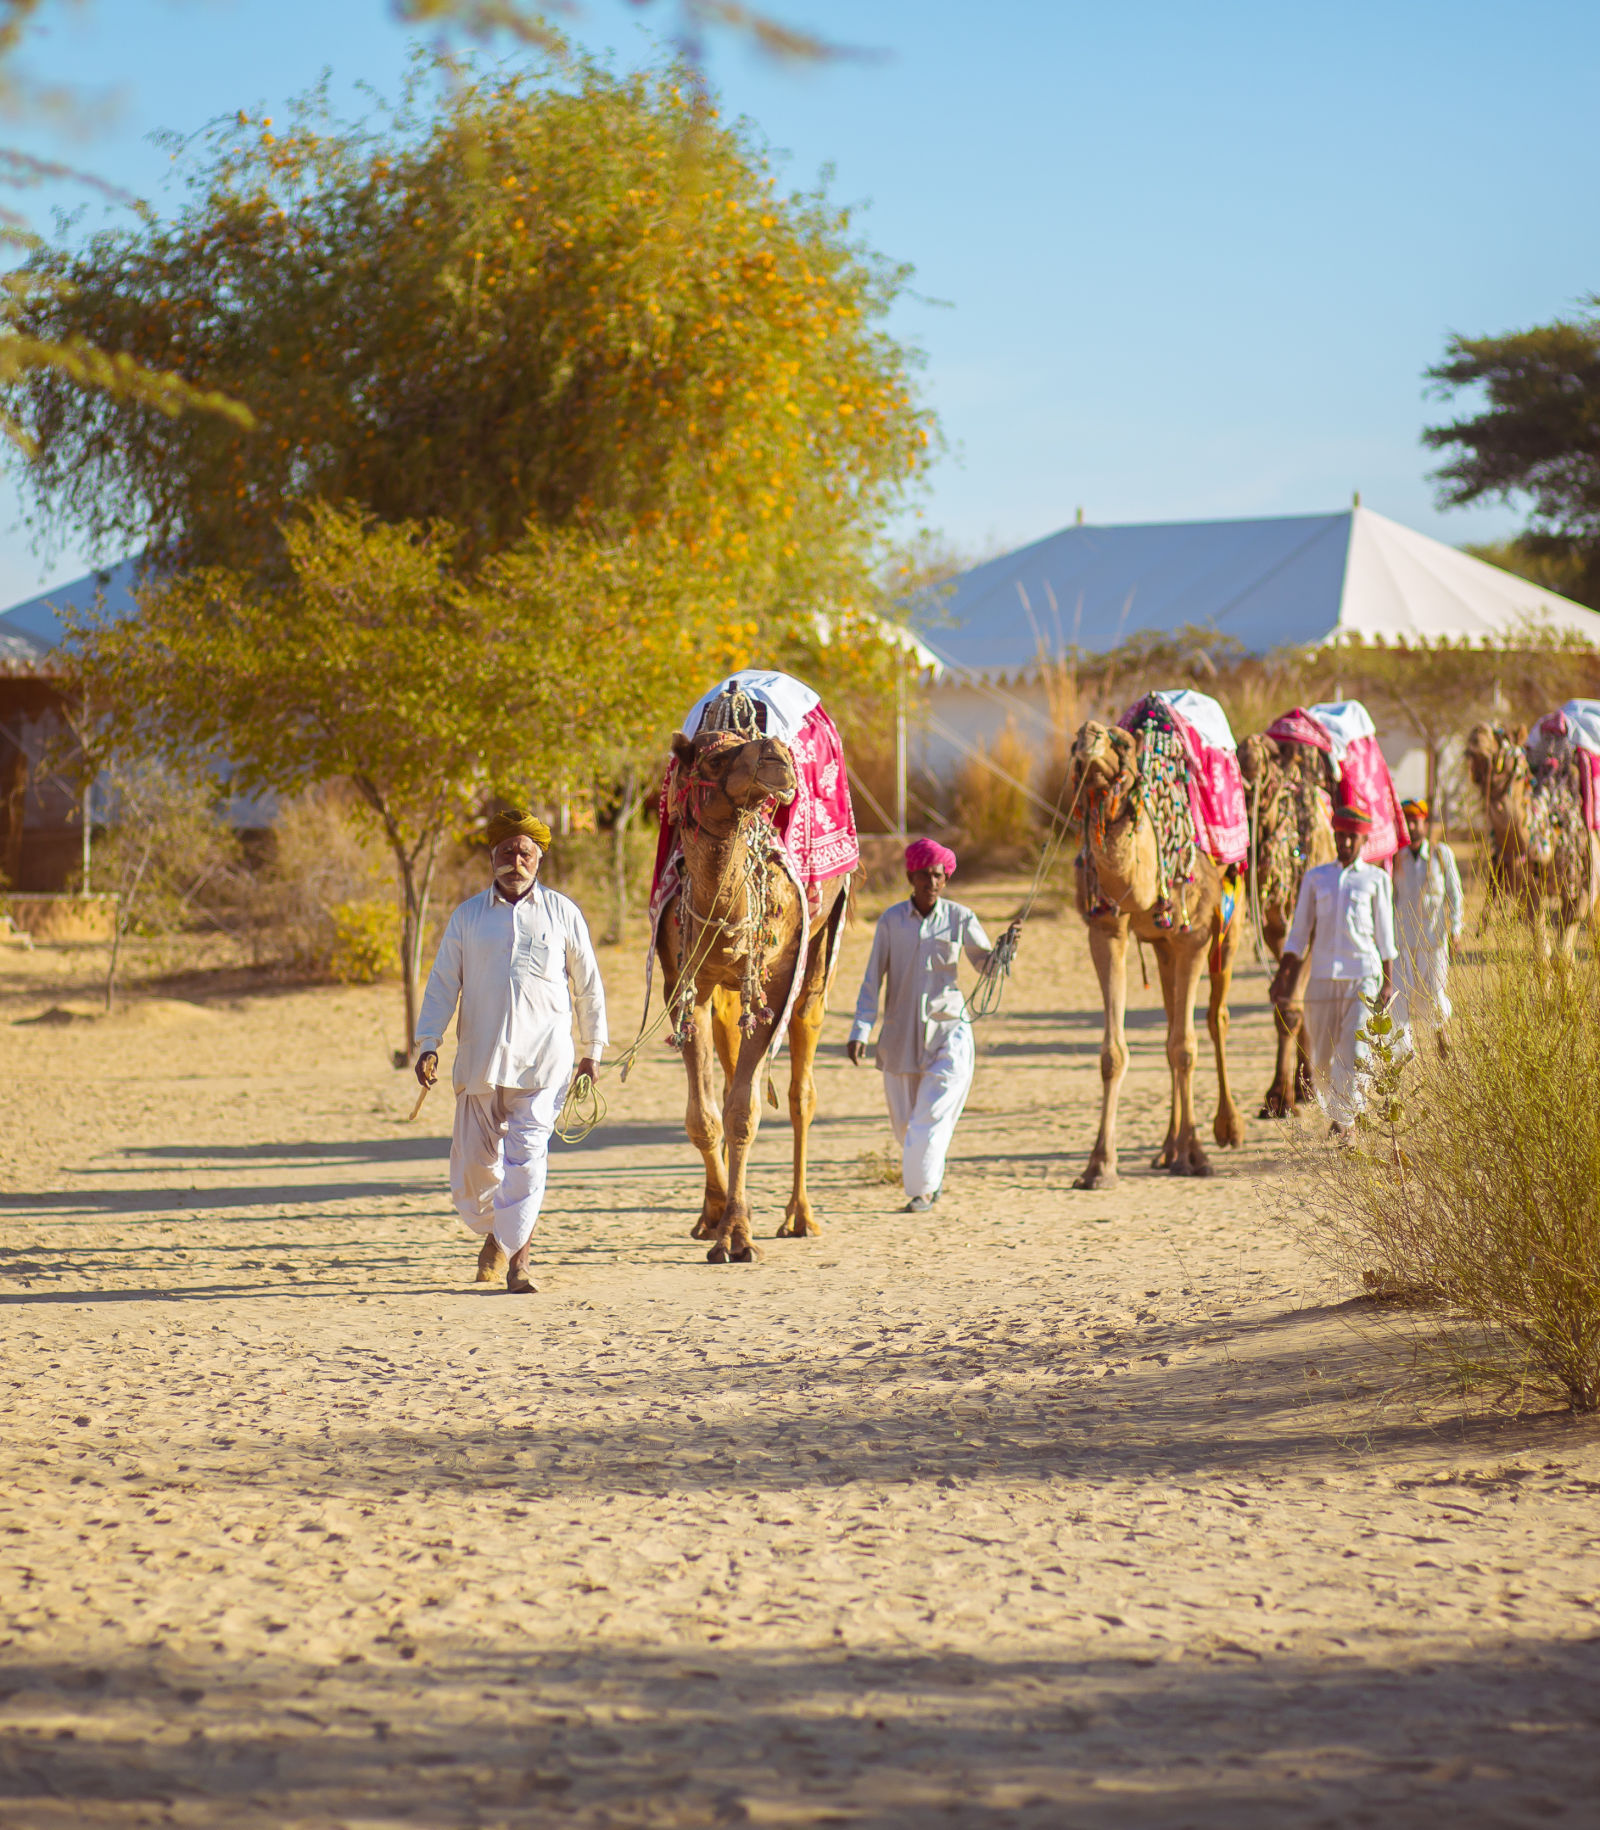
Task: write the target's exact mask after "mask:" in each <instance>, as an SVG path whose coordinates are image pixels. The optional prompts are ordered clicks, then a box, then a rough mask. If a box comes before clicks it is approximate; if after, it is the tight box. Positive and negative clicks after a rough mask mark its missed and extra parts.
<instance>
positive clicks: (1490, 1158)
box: [1299, 925, 1600, 1411]
mask: <svg viewBox="0 0 1600 1830" xmlns="http://www.w3.org/2000/svg"><path fill="white" fill-rule="evenodd" d="M1492 939H1493V942H1494V944H1493V945H1492V946H1491V947H1490V948H1488V949H1487V950H1486V952H1485V954H1484V955H1483V956H1481V957H1480V958H1479V959H1478V960H1476V961H1475V962H1473V963H1472V964H1470V965H1468V966H1464V967H1458V968H1457V970H1456V972H1455V973H1454V975H1453V978H1452V983H1451V997H1452V999H1453V1001H1454V1004H1455V1015H1454V1017H1453V1018H1452V1020H1451V1022H1450V1025H1449V1028H1448V1046H1447V1048H1446V1049H1445V1050H1443V1051H1441V1050H1440V1049H1439V1048H1438V1047H1437V1046H1436V1045H1435V1042H1434V1040H1433V1039H1432V1038H1431V1037H1427V1036H1424V1037H1421V1038H1419V1039H1418V1046H1417V1048H1416V1050H1415V1052H1411V1053H1407V1052H1405V1051H1403V1050H1402V1049H1401V1048H1400V1047H1398V1046H1397V1042H1398V1039H1397V1038H1394V1037H1393V1036H1391V1035H1382V1034H1380V1035H1378V1036H1377V1037H1376V1038H1375V1040H1376V1043H1377V1048H1376V1054H1375V1060H1374V1067H1373V1073H1372V1077H1371V1083H1370V1085H1369V1093H1368V1104H1367V1111H1366V1112H1365V1113H1364V1114H1363V1116H1362V1119H1361V1121H1360V1123H1359V1124H1358V1126H1357V1129H1356V1131H1355V1133H1354V1136H1353V1138H1352V1139H1351V1141H1350V1142H1349V1143H1348V1144H1345V1145H1342V1146H1341V1145H1337V1144H1326V1143H1323V1142H1322V1141H1320V1140H1317V1141H1312V1138H1311V1131H1310V1128H1309V1127H1308V1128H1307V1130H1306V1131H1305V1132H1303V1133H1302V1134H1301V1145H1300V1150H1301V1158H1300V1160H1301V1167H1302V1171H1303V1176H1302V1180H1303V1185H1304V1197H1305V1198H1304V1215H1303V1218H1302V1220H1301V1221H1300V1223H1299V1224H1300V1230H1301V1233H1302V1237H1303V1238H1304V1239H1305V1240H1306V1242H1307V1243H1308V1244H1309V1245H1310V1246H1311V1248H1312V1249H1313V1251H1314V1252H1315V1253H1316V1254H1317V1255H1318V1256H1320V1257H1321V1258H1322V1259H1323V1260H1324V1261H1325V1262H1328V1263H1331V1264H1332V1265H1333V1266H1334V1267H1335V1268H1336V1269H1337V1270H1338V1271H1340V1272H1341V1273H1342V1274H1343V1275H1345V1276H1346V1277H1348V1278H1349V1279H1350V1280H1351V1282H1352V1283H1355V1284H1357V1285H1364V1286H1365V1287H1366V1289H1367V1290H1368V1291H1369V1292H1371V1293H1373V1294H1375V1295H1377V1296H1387V1297H1391V1298H1396V1297H1398V1298H1401V1299H1404V1300H1407V1301H1408V1302H1409V1303H1411V1304H1413V1305H1418V1307H1415V1308H1414V1309H1413V1315H1414V1318H1415V1320H1416V1324H1417V1327H1418V1330H1419V1334H1420V1338H1421V1339H1422V1341H1423V1343H1424V1345H1425V1346H1426V1347H1427V1348H1428V1349H1429V1350H1430V1351H1431V1352H1432V1353H1433V1354H1434V1355H1435V1356H1440V1357H1442V1358H1443V1360H1444V1361H1445V1362H1446V1363H1447V1364H1448V1365H1449V1366H1450V1367H1451V1369H1452V1370H1453V1371H1454V1372H1455V1373H1456V1374H1457V1375H1459V1376H1460V1377H1461V1378H1462V1379H1463V1381H1465V1382H1467V1383H1485V1382H1488V1383H1493V1384H1497V1385H1499V1386H1500V1387H1502V1388H1503V1389H1505V1390H1507V1391H1510V1392H1512V1393H1513V1394H1515V1395H1517V1396H1518V1397H1519V1399H1520V1397H1521V1396H1522V1395H1523V1394H1525V1393H1527V1392H1528V1391H1530V1390H1535V1391H1537V1390H1544V1391H1556V1392H1560V1393H1562V1394H1564V1395H1565V1397H1566V1399H1567V1401H1568V1403H1569V1404H1570V1405H1571V1407H1572V1408H1573V1409H1574V1410H1578V1411H1592V1410H1595V1409H1600V1106H1597V1103H1596V1089H1597V1088H1600V1022H1597V1020H1596V1019H1597V1015H1600V961H1597V959H1596V958H1595V956H1594V955H1593V953H1590V954H1589V955H1587V956H1585V957H1581V958H1579V959H1578V960H1576V961H1574V962H1571V963H1570V964H1568V965H1566V966H1564V967H1556V966H1551V965H1547V964H1546V965H1541V964H1540V962H1539V961H1538V960H1537V959H1536V958H1535V956H1534V952H1533V949H1532V946H1531V944H1530V939H1529V936H1528V932H1527V929H1526V928H1525V927H1520V928H1519V927H1517V926H1515V925H1508V926H1507V927H1505V928H1504V929H1502V930H1501V931H1500V932H1498V933H1497V934H1495V935H1494V936H1493V937H1492ZM1373 1028H1375V1029H1378V1030H1381V1029H1382V1028H1383V1024H1382V1021H1381V1020H1380V1021H1379V1022H1378V1023H1377V1024H1374V1025H1373Z"/></svg>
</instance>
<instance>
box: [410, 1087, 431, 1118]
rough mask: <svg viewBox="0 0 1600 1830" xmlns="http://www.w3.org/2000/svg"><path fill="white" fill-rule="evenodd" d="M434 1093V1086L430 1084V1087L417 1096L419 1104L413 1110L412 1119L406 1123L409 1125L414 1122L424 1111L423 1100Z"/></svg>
mask: <svg viewBox="0 0 1600 1830" xmlns="http://www.w3.org/2000/svg"><path fill="white" fill-rule="evenodd" d="M432 1091H433V1087H432V1084H431V1083H430V1084H429V1085H428V1086H425V1087H424V1088H423V1089H422V1091H421V1092H420V1093H419V1094H418V1095H417V1103H416V1104H415V1105H414V1106H413V1107H412V1108H411V1117H410V1118H408V1119H407V1120H406V1123H407V1124H408V1125H409V1124H410V1123H411V1122H412V1120H413V1119H415V1118H416V1116H417V1114H418V1113H419V1112H420V1111H421V1110H422V1102H423V1100H425V1099H426V1098H427V1097H428V1095H429V1094H430V1093H431V1092H432Z"/></svg>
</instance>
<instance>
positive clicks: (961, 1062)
mask: <svg viewBox="0 0 1600 1830" xmlns="http://www.w3.org/2000/svg"><path fill="white" fill-rule="evenodd" d="M974 1059H975V1053H974V1050H973V1046H972V1026H971V1025H970V1024H968V1023H952V1024H950V1025H949V1033H948V1035H947V1037H946V1038H945V1040H944V1041H943V1042H942V1043H941V1045H940V1047H939V1048H938V1049H937V1050H936V1052H935V1053H934V1055H933V1057H932V1059H931V1060H930V1061H929V1062H928V1065H927V1066H926V1067H925V1068H924V1069H923V1070H922V1072H921V1073H920V1074H890V1073H887V1072H886V1073H885V1074H884V1076H883V1095H884V1098H885V1099H886V1100H887V1101H888V1102H889V1123H890V1124H891V1125H892V1126H893V1127H894V1136H895V1142H896V1143H897V1144H899V1146H900V1180H901V1182H902V1183H903V1184H904V1185H905V1191H906V1193H907V1194H908V1195H909V1196H910V1197H911V1198H912V1199H913V1200H915V1199H916V1197H917V1196H918V1195H935V1194H937V1193H938V1192H939V1186H940V1184H941V1183H942V1182H943V1181H944V1160H945V1157H946V1156H947V1155H948V1154H949V1151H950V1140H951V1138H953V1137H954V1136H955V1130H956V1121H957V1120H958V1119H959V1118H960V1117H961V1108H962V1107H963V1106H964V1105H965V1104H966V1103H967V1094H968V1093H969V1092H970V1091H971V1088H972V1070H973V1064H974Z"/></svg>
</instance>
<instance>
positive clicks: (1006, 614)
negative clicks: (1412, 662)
mask: <svg viewBox="0 0 1600 1830" xmlns="http://www.w3.org/2000/svg"><path fill="white" fill-rule="evenodd" d="M1024 598H1026V602H1024ZM1530 622H1532V623H1536V624H1542V625H1544V626H1546V627H1548V628H1552V629H1554V630H1558V631H1571V632H1573V633H1576V634H1579V635H1581V636H1583V637H1584V638H1585V639H1587V640H1590V641H1593V642H1596V643H1597V644H1600V616H1597V615H1596V613H1595V612H1594V611H1592V610H1586V609H1585V608H1584V607H1583V606H1582V605H1581V604H1575V603H1572V602H1571V601H1570V600H1569V599H1567V598H1564V597H1558V596H1557V595H1556V593H1555V592H1554V591H1546V590H1544V589H1542V588H1541V587H1540V586H1538V585H1533V584H1529V583H1527V582H1526V581H1525V580H1524V579H1521V578H1517V577H1515V576H1514V575H1513V574H1512V573H1510V572H1504V571H1502V570H1501V569H1500V568H1499V567H1498V566H1491V565H1486V564H1484V562H1483V561H1482V560H1479V559H1473V558H1470V557H1469V556H1468V555H1467V554H1465V553H1460V552H1457V551H1456V550H1455V548H1454V547H1448V546H1445V545H1444V544H1443V543H1442V542H1441V541H1438V540H1431V539H1429V537H1428V536H1427V535H1426V534H1419V533H1416V532H1414V531H1413V530H1412V529H1411V528H1408V527H1402V526H1401V525H1400V524H1399V523H1398V522H1396V521H1390V520H1388V519H1387V518H1386V517H1385V516H1383V515H1379V514H1375V513H1374V512H1373V511H1372V510H1371V509H1369V508H1353V509H1346V510H1345V511H1344V512H1343V513H1342V514H1337V515H1284V516H1275V517H1273V518H1272V519H1270V520H1262V521H1165V522H1143V523H1135V524H1131V525H1126V526H1120V527H1068V528H1063V529H1062V530H1061V532H1060V533H1058V534H1051V535H1049V536H1047V537H1046V538H1045V539H1043V540H1038V541H1035V542H1034V543H1033V544H1032V545H1031V546H1025V547H1020V548H1018V550H1017V551H1016V552H1014V553H1007V554H1006V555H1005V556H1004V557H1002V558H1000V559H991V560H990V561H988V562H987V564H985V565H981V566H975V567H974V568H973V569H972V570H971V571H970V572H964V573H962V574H961V575H960V576H959V577H957V578H956V579H955V580H953V581H952V585H951V587H950V588H949V590H948V591H947V593H946V594H944V595H943V596H940V597H937V598H935V599H933V600H931V601H930V604H929V610H928V616H927V619H926V621H925V623H924V626H923V630H922V634H923V639H924V640H925V641H926V642H927V644H928V646H929V647H930V648H932V649H933V650H934V651H935V652H936V653H938V654H939V656H940V657H941V659H943V660H944V661H945V663H946V664H947V665H948V666H951V667H953V668H955V669H956V670H957V671H958V672H962V673H970V674H984V675H996V674H999V675H1006V674H1011V675H1015V674H1021V673H1026V672H1028V671H1029V670H1030V669H1031V668H1033V667H1034V666H1035V665H1036V664H1037V662H1038V660H1039V657H1040V651H1041V649H1042V650H1043V651H1044V653H1045V654H1046V655H1053V654H1059V653H1061V652H1063V651H1065V650H1067V649H1070V648H1073V647H1077V648H1079V649H1082V650H1084V651H1086V652H1088V653H1091V654H1096V653H1103V652H1104V651H1105V650H1107V649H1110V648H1115V647H1116V646H1117V644H1118V643H1119V642H1121V641H1123V640H1125V639H1126V638H1127V637H1128V636H1131V635H1135V634H1138V633H1140V632H1141V631H1150V632H1161V631H1171V632H1176V631H1177V630H1179V629H1181V628H1182V627H1183V626H1184V625H1185V624H1197V625H1200V626H1201V627H1205V628H1214V629H1216V630H1217V631H1219V632H1220V633H1221V634H1223V635H1230V636H1233V637H1235V638H1236V639H1237V640H1238V641H1240V642H1242V643H1243V644H1244V646H1245V648H1246V649H1247V650H1248V651H1249V652H1250V653H1252V654H1265V653H1267V652H1268V651H1269V650H1270V649H1273V648H1281V647H1284V646H1288V645H1295V646H1301V645H1311V644H1316V643H1322V642H1330V641H1336V640H1338V639H1340V638H1341V637H1345V638H1359V639H1365V640H1369V641H1372V640H1375V641H1387V642H1418V641H1438V640H1441V639H1449V640H1452V641H1459V640H1462V639H1466V640H1468V641H1473V642H1481V643H1485V644H1488V645H1493V644H1495V643H1499V642H1505V641H1507V640H1509V639H1510V638H1511V637H1513V636H1514V635H1515V634H1516V633H1517V632H1518V631H1519V630H1520V629H1522V628H1523V627H1525V626H1526V625H1527V624H1529V623H1530Z"/></svg>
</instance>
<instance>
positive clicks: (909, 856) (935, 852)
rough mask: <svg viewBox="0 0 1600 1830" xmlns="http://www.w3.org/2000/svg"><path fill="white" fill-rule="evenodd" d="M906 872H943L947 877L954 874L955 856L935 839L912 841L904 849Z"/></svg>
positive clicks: (947, 847)
mask: <svg viewBox="0 0 1600 1830" xmlns="http://www.w3.org/2000/svg"><path fill="white" fill-rule="evenodd" d="M906 869H907V870H908V871H943V872H944V874H945V875H946V876H947V877H953V876H954V875H955V874H956V855H955V853H954V852H953V851H951V849H950V847H949V846H948V845H941V844H940V843H939V841H938V840H937V839H913V840H912V841H911V843H910V844H909V845H908V846H907V847H906Z"/></svg>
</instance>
